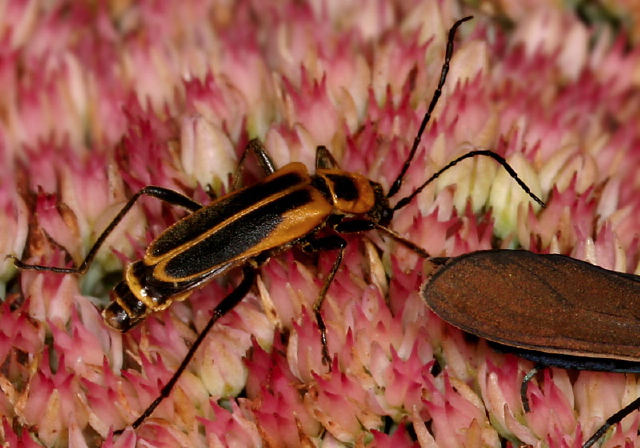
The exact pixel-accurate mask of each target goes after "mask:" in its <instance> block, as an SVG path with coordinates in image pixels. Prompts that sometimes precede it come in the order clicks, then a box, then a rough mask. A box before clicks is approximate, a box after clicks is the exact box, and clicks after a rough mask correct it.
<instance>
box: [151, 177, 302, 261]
mask: <svg viewBox="0 0 640 448" xmlns="http://www.w3.org/2000/svg"><path fill="white" fill-rule="evenodd" d="M308 181H309V176H308V174H306V173H299V172H289V173H286V174H283V175H280V176H275V177H274V178H272V179H269V180H265V181H261V182H258V183H257V184H255V185H252V186H249V187H246V188H244V189H242V190H238V192H237V193H232V194H230V195H228V196H225V197H223V198H222V199H220V200H218V201H216V202H214V203H212V204H210V205H207V206H205V207H203V208H201V209H200V210H198V211H196V212H194V213H192V214H190V215H187V216H185V217H184V218H183V219H182V220H181V221H179V222H178V223H176V224H175V225H173V226H171V227H169V228H168V229H167V230H165V231H164V232H163V233H162V234H161V235H160V236H159V237H158V238H157V239H156V240H155V241H153V242H152V243H151V245H150V246H149V248H148V249H147V251H148V252H149V253H150V254H151V256H152V257H161V256H162V255H164V254H166V253H167V252H170V251H172V250H174V249H176V248H177V247H180V246H182V245H184V244H188V243H190V242H191V241H193V240H195V239H196V238H198V237H200V236H201V235H202V234H204V233H206V232H208V231H209V230H210V229H211V228H213V227H215V226H217V225H220V224H221V223H223V222H224V221H226V220H228V219H230V218H231V217H233V216H235V215H238V214H241V213H242V212H243V211H244V210H246V209H248V208H250V207H253V206H255V205H258V204H259V203H260V202H262V201H264V200H265V199H267V198H269V197H270V196H273V195H274V194H278V193H282V192H284V191H286V190H287V189H289V188H294V187H296V186H299V185H302V184H304V183H305V182H308ZM234 229H235V231H239V230H238V227H237V226H235V227H234ZM249 229H250V227H247V228H245V229H242V230H241V231H240V232H241V233H246V232H247V230H249Z"/></svg>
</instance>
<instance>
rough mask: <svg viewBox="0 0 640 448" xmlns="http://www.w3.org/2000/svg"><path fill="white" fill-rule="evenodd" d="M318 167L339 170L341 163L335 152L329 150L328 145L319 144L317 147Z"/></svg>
mask: <svg viewBox="0 0 640 448" xmlns="http://www.w3.org/2000/svg"><path fill="white" fill-rule="evenodd" d="M316 169H323V170H338V169H340V165H338V162H337V161H336V159H335V157H333V154H331V152H329V150H328V149H327V147H326V146H318V147H317V148H316Z"/></svg>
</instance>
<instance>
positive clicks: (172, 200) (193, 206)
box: [5, 185, 202, 274]
mask: <svg viewBox="0 0 640 448" xmlns="http://www.w3.org/2000/svg"><path fill="white" fill-rule="evenodd" d="M141 196H151V197H154V198H157V199H160V200H162V201H164V202H168V203H169V204H172V205H177V206H179V207H183V208H186V209H187V210H190V211H192V212H195V211H196V210H199V209H200V208H202V205H200V204H199V203H197V202H196V201H194V200H192V199H191V198H189V197H187V196H185V195H183V194H181V193H178V192H177V191H173V190H170V189H168V188H164V187H156V186H153V185H148V186H146V187H144V188H143V189H141V190H140V191H138V192H137V193H136V194H134V195H133V196H132V197H131V198H130V199H129V201H128V202H127V203H126V204H125V206H124V207H122V210H120V212H118V214H117V215H116V217H115V218H113V221H111V223H109V225H108V226H107V228H106V229H104V230H103V231H102V233H101V234H100V236H99V237H98V239H97V240H96V242H95V243H94V244H93V246H91V249H89V252H88V253H87V256H86V257H85V258H84V260H83V261H82V263H80V266H78V267H73V268H60V267H55V266H43V265H39V264H28V263H25V262H24V261H22V260H20V259H18V258H16V257H15V256H14V255H7V256H6V257H5V258H11V259H13V263H14V264H15V266H16V267H17V268H18V269H33V270H36V271H50V272H57V273H59V274H84V273H85V272H87V269H89V266H90V265H91V262H92V261H93V259H94V258H95V256H96V253H97V252H98V250H99V249H100V247H101V246H102V245H103V244H104V242H105V240H106V239H107V237H108V236H109V235H110V234H111V232H113V229H115V228H116V226H117V225H118V224H120V221H122V219H123V218H124V217H125V216H126V214H127V213H128V212H129V210H131V207H133V204H135V202H136V201H137V200H138V199H139V198H140V197H141Z"/></svg>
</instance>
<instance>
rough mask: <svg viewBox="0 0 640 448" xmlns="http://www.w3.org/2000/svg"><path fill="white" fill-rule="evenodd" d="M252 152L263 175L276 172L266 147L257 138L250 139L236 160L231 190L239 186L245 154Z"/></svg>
mask: <svg viewBox="0 0 640 448" xmlns="http://www.w3.org/2000/svg"><path fill="white" fill-rule="evenodd" d="M250 152H252V153H253V154H254V156H255V158H256V161H257V162H258V165H259V166H260V168H261V169H262V171H263V172H264V174H265V175H267V176H268V175H270V174H273V173H275V172H276V166H275V165H274V163H273V160H271V156H269V153H268V152H267V149H266V148H265V147H264V145H263V144H262V142H261V141H260V140H258V139H257V138H254V139H252V140H251V141H250V142H249V143H247V146H245V148H244V150H243V151H242V154H241V155H240V160H239V161H238V167H237V168H236V172H235V174H234V175H233V185H232V187H231V188H232V189H231V191H235V190H237V189H238V188H240V184H241V182H242V175H241V174H242V168H243V166H244V164H245V162H246V160H247V155H248V154H249V153H250Z"/></svg>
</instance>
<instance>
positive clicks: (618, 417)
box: [582, 398, 640, 448]
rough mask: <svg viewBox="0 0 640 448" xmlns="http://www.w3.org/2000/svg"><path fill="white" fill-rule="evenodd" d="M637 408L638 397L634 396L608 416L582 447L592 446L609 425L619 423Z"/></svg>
mask: <svg viewBox="0 0 640 448" xmlns="http://www.w3.org/2000/svg"><path fill="white" fill-rule="evenodd" d="M637 409H640V398H636V399H635V400H634V401H632V402H631V403H629V404H628V405H627V406H625V407H624V408H622V409H621V410H619V411H618V412H616V413H615V414H613V415H612V416H611V417H609V418H608V419H607V421H606V422H604V425H602V426H601V427H600V428H598V430H597V431H596V432H595V434H594V435H592V436H591V437H589V440H587V441H586V442H585V443H584V445H582V448H589V447H590V446H593V445H594V444H595V443H596V442H597V441H598V440H599V439H600V438H601V437H602V436H604V433H606V432H607V430H608V429H609V428H611V426H613V425H615V424H617V423H620V422H621V421H622V419H623V418H625V417H626V416H627V415H629V414H631V413H632V412H633V411H635V410H637Z"/></svg>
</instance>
